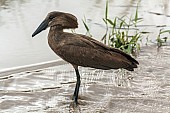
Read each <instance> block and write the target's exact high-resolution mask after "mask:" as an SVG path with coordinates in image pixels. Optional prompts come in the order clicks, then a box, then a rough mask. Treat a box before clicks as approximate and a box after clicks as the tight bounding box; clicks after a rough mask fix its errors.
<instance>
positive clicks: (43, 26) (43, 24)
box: [32, 20, 48, 37]
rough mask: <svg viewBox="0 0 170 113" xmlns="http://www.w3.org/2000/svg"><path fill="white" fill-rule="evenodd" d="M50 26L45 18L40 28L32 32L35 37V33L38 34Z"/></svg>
mask: <svg viewBox="0 0 170 113" xmlns="http://www.w3.org/2000/svg"><path fill="white" fill-rule="evenodd" d="M47 27H48V21H47V20H44V21H43V22H42V23H41V24H40V25H39V26H38V28H37V29H36V30H35V32H34V33H33V34H32V37H34V36H35V35H37V34H38V33H40V32H41V31H43V30H45V29H46V28H47Z"/></svg>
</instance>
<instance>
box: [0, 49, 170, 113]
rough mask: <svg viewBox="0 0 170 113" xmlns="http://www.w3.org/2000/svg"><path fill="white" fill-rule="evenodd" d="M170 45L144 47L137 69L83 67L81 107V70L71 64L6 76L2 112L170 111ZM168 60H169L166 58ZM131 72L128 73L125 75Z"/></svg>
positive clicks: (1, 89) (1, 90)
mask: <svg viewBox="0 0 170 113" xmlns="http://www.w3.org/2000/svg"><path fill="white" fill-rule="evenodd" d="M169 58H170V47H169V46H164V47H162V48H161V49H160V50H159V51H158V50H157V49H156V47H155V46H150V47H144V48H142V51H141V53H140V56H139V57H138V61H139V62H140V66H139V68H138V69H136V70H135V71H134V72H121V71H119V70H117V71H115V70H109V71H102V70H95V69H90V68H82V67H80V73H81V81H82V84H81V88H80V97H79V103H80V105H79V106H78V108H74V109H73V106H72V104H71V103H72V100H71V98H72V94H73V92H74V87H75V82H76V76H75V73H74V70H73V68H72V67H71V66H70V65H69V64H64V65H58V66H55V67H49V68H45V69H38V70H33V71H27V72H21V73H15V74H11V75H7V76H8V77H9V78H8V77H6V78H4V79H2V78H1V80H0V86H1V87H0V111H1V113H68V112H74V113H80V112H81V113H169V112H170V68H169V66H170V59H169ZM165 61H166V62H165ZM123 73H126V75H123Z"/></svg>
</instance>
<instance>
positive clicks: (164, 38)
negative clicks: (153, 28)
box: [156, 29, 170, 48]
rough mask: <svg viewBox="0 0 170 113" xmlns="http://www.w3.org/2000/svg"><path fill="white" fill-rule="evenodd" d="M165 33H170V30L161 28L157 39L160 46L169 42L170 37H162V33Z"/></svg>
mask: <svg viewBox="0 0 170 113" xmlns="http://www.w3.org/2000/svg"><path fill="white" fill-rule="evenodd" d="M165 33H170V30H163V29H160V31H159V34H158V37H157V40H156V41H157V46H158V48H159V47H161V46H163V44H165V43H166V42H167V39H168V37H166V36H165V37H162V35H163V34H165Z"/></svg>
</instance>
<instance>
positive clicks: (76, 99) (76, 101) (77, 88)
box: [73, 67, 81, 104]
mask: <svg viewBox="0 0 170 113" xmlns="http://www.w3.org/2000/svg"><path fill="white" fill-rule="evenodd" d="M75 71H76V76H77V83H76V87H75V90H74V95H73V99H74V102H75V104H78V94H79V87H80V83H81V81H80V74H79V70H78V67H77V68H75Z"/></svg>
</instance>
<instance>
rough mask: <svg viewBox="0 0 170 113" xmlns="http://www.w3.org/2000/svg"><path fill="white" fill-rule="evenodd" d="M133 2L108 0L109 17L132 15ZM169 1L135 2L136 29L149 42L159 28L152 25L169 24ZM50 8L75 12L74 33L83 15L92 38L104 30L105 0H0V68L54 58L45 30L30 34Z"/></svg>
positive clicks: (79, 30)
mask: <svg viewBox="0 0 170 113" xmlns="http://www.w3.org/2000/svg"><path fill="white" fill-rule="evenodd" d="M137 3H138V2H137V1H135V0H130V1H127V0H118V1H115V0H109V17H110V18H114V17H116V16H119V17H121V16H123V15H128V16H129V17H130V15H132V16H134V14H135V10H136V4H137ZM169 4H170V3H169V0H156V1H155V0H149V1H148V0H142V1H141V3H140V4H139V17H141V18H144V21H142V22H141V23H139V25H142V26H141V27H140V29H141V30H142V31H150V32H151V33H150V34H149V36H150V39H151V40H153V41H155V38H156V36H157V35H158V31H159V29H161V28H157V27H156V26H163V25H166V27H165V29H168V28H169V26H170V24H169V23H170V19H169V15H170V9H169ZM54 10H56V11H64V12H70V13H72V14H74V15H76V17H77V18H78V22H79V28H78V29H77V30H76V32H77V33H82V34H84V33H85V32H86V30H85V28H84V26H83V24H82V19H83V18H84V16H85V17H86V18H87V23H88V25H89V28H90V29H91V33H92V34H93V36H94V38H96V39H98V40H100V39H101V38H102V36H103V34H104V33H105V25H104V22H103V20H102V18H103V17H104V13H105V0H93V1H91V0H86V1H84V0H74V1H70V0H46V1H44V0H36V1H35V0H29V1H28V0H0V51H1V53H0V69H5V68H11V67H17V66H23V65H29V64H34V63H39V62H45V61H51V60H55V59H57V58H58V57H56V55H55V54H54V53H53V52H52V51H51V50H50V48H49V47H48V45H47V33H48V30H46V31H44V32H42V33H41V34H39V35H38V36H36V38H32V37H31V35H32V33H33V32H34V30H35V29H36V27H37V26H38V25H39V23H40V22H41V21H42V20H43V19H44V17H45V16H46V14H47V13H48V12H50V11H54ZM154 13H160V14H162V15H157V14H154ZM69 32H70V31H69ZM144 40H145V39H144Z"/></svg>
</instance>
